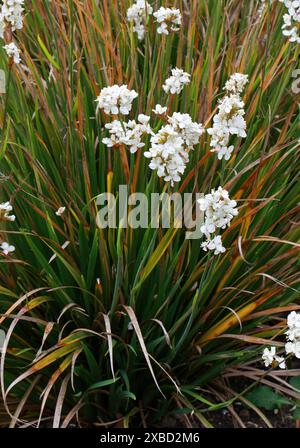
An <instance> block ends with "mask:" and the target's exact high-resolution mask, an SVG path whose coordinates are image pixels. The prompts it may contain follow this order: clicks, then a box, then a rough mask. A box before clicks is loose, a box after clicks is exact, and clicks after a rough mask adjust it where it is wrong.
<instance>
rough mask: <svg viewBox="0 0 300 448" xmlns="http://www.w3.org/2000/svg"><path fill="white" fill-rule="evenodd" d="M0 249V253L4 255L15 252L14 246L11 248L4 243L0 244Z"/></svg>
mask: <svg viewBox="0 0 300 448" xmlns="http://www.w3.org/2000/svg"><path fill="white" fill-rule="evenodd" d="M0 247H1V249H2V252H3V253H4V254H5V255H8V254H10V253H12V252H14V251H15V250H16V248H15V246H11V245H10V244H8V243H6V242H5V241H4V242H3V243H2V244H1V246H0Z"/></svg>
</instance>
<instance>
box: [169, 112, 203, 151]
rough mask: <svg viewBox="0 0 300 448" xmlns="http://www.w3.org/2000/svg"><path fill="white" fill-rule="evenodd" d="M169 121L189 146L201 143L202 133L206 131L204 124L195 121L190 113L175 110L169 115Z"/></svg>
mask: <svg viewBox="0 0 300 448" xmlns="http://www.w3.org/2000/svg"><path fill="white" fill-rule="evenodd" d="M168 123H169V124H170V125H171V126H172V127H173V129H174V130H175V131H176V132H178V133H179V134H180V135H181V136H182V138H183V141H184V143H185V145H186V146H187V147H188V148H191V147H193V146H194V145H197V144H198V143H199V139H200V137H201V135H202V134H203V133H204V128H203V126H202V124H199V123H194V122H193V121H192V118H191V117H190V115H189V114H181V113H179V112H174V113H173V115H172V116H171V117H168Z"/></svg>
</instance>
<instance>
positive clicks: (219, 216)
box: [198, 187, 238, 255]
mask: <svg viewBox="0 0 300 448" xmlns="http://www.w3.org/2000/svg"><path fill="white" fill-rule="evenodd" d="M198 204H199V208H200V210H201V211H202V212H203V213H204V222H203V225H202V226H201V232H202V233H203V234H204V235H205V236H206V238H207V240H206V241H204V242H203V243H202V244H201V247H202V249H203V250H205V251H207V250H214V254H215V255H218V254H219V253H223V252H225V248H224V247H223V245H222V240H221V236H220V235H215V233H216V231H217V229H225V228H226V227H229V225H230V222H231V220H232V219H233V217H234V216H236V215H237V214H238V210H237V208H236V205H237V203H236V201H234V200H232V199H230V198H229V194H228V192H227V191H226V190H225V189H224V188H222V187H219V188H218V189H217V190H212V191H211V192H210V193H209V194H206V195H205V196H204V197H203V198H200V199H198Z"/></svg>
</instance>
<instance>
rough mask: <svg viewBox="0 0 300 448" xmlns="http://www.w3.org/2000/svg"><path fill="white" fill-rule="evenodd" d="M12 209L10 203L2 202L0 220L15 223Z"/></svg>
mask: <svg viewBox="0 0 300 448" xmlns="http://www.w3.org/2000/svg"><path fill="white" fill-rule="evenodd" d="M12 209H13V208H12V205H11V204H10V202H2V204H0V220H3V221H14V220H15V219H16V217H15V215H10V212H11V211H12Z"/></svg>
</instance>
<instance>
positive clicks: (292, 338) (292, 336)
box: [262, 311, 300, 368]
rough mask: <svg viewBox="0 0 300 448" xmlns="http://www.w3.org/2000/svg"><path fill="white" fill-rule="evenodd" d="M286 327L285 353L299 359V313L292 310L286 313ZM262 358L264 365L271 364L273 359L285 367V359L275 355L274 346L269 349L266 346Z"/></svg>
mask: <svg viewBox="0 0 300 448" xmlns="http://www.w3.org/2000/svg"><path fill="white" fill-rule="evenodd" d="M287 327H288V330H287V331H286V332H285V334H286V337H287V342H286V344H285V353H286V354H287V355H293V356H295V357H296V358H298V359H300V313H296V311H292V312H291V313H290V314H289V315H288V317H287ZM262 359H263V361H264V362H265V366H266V367H268V366H269V365H272V363H273V361H276V362H277V363H279V367H280V368H285V359H284V358H283V357H279V356H276V351H275V347H271V348H270V349H268V348H266V349H265V350H264V352H263V355H262ZM272 359H273V361H272ZM282 366H284V367H282Z"/></svg>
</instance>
